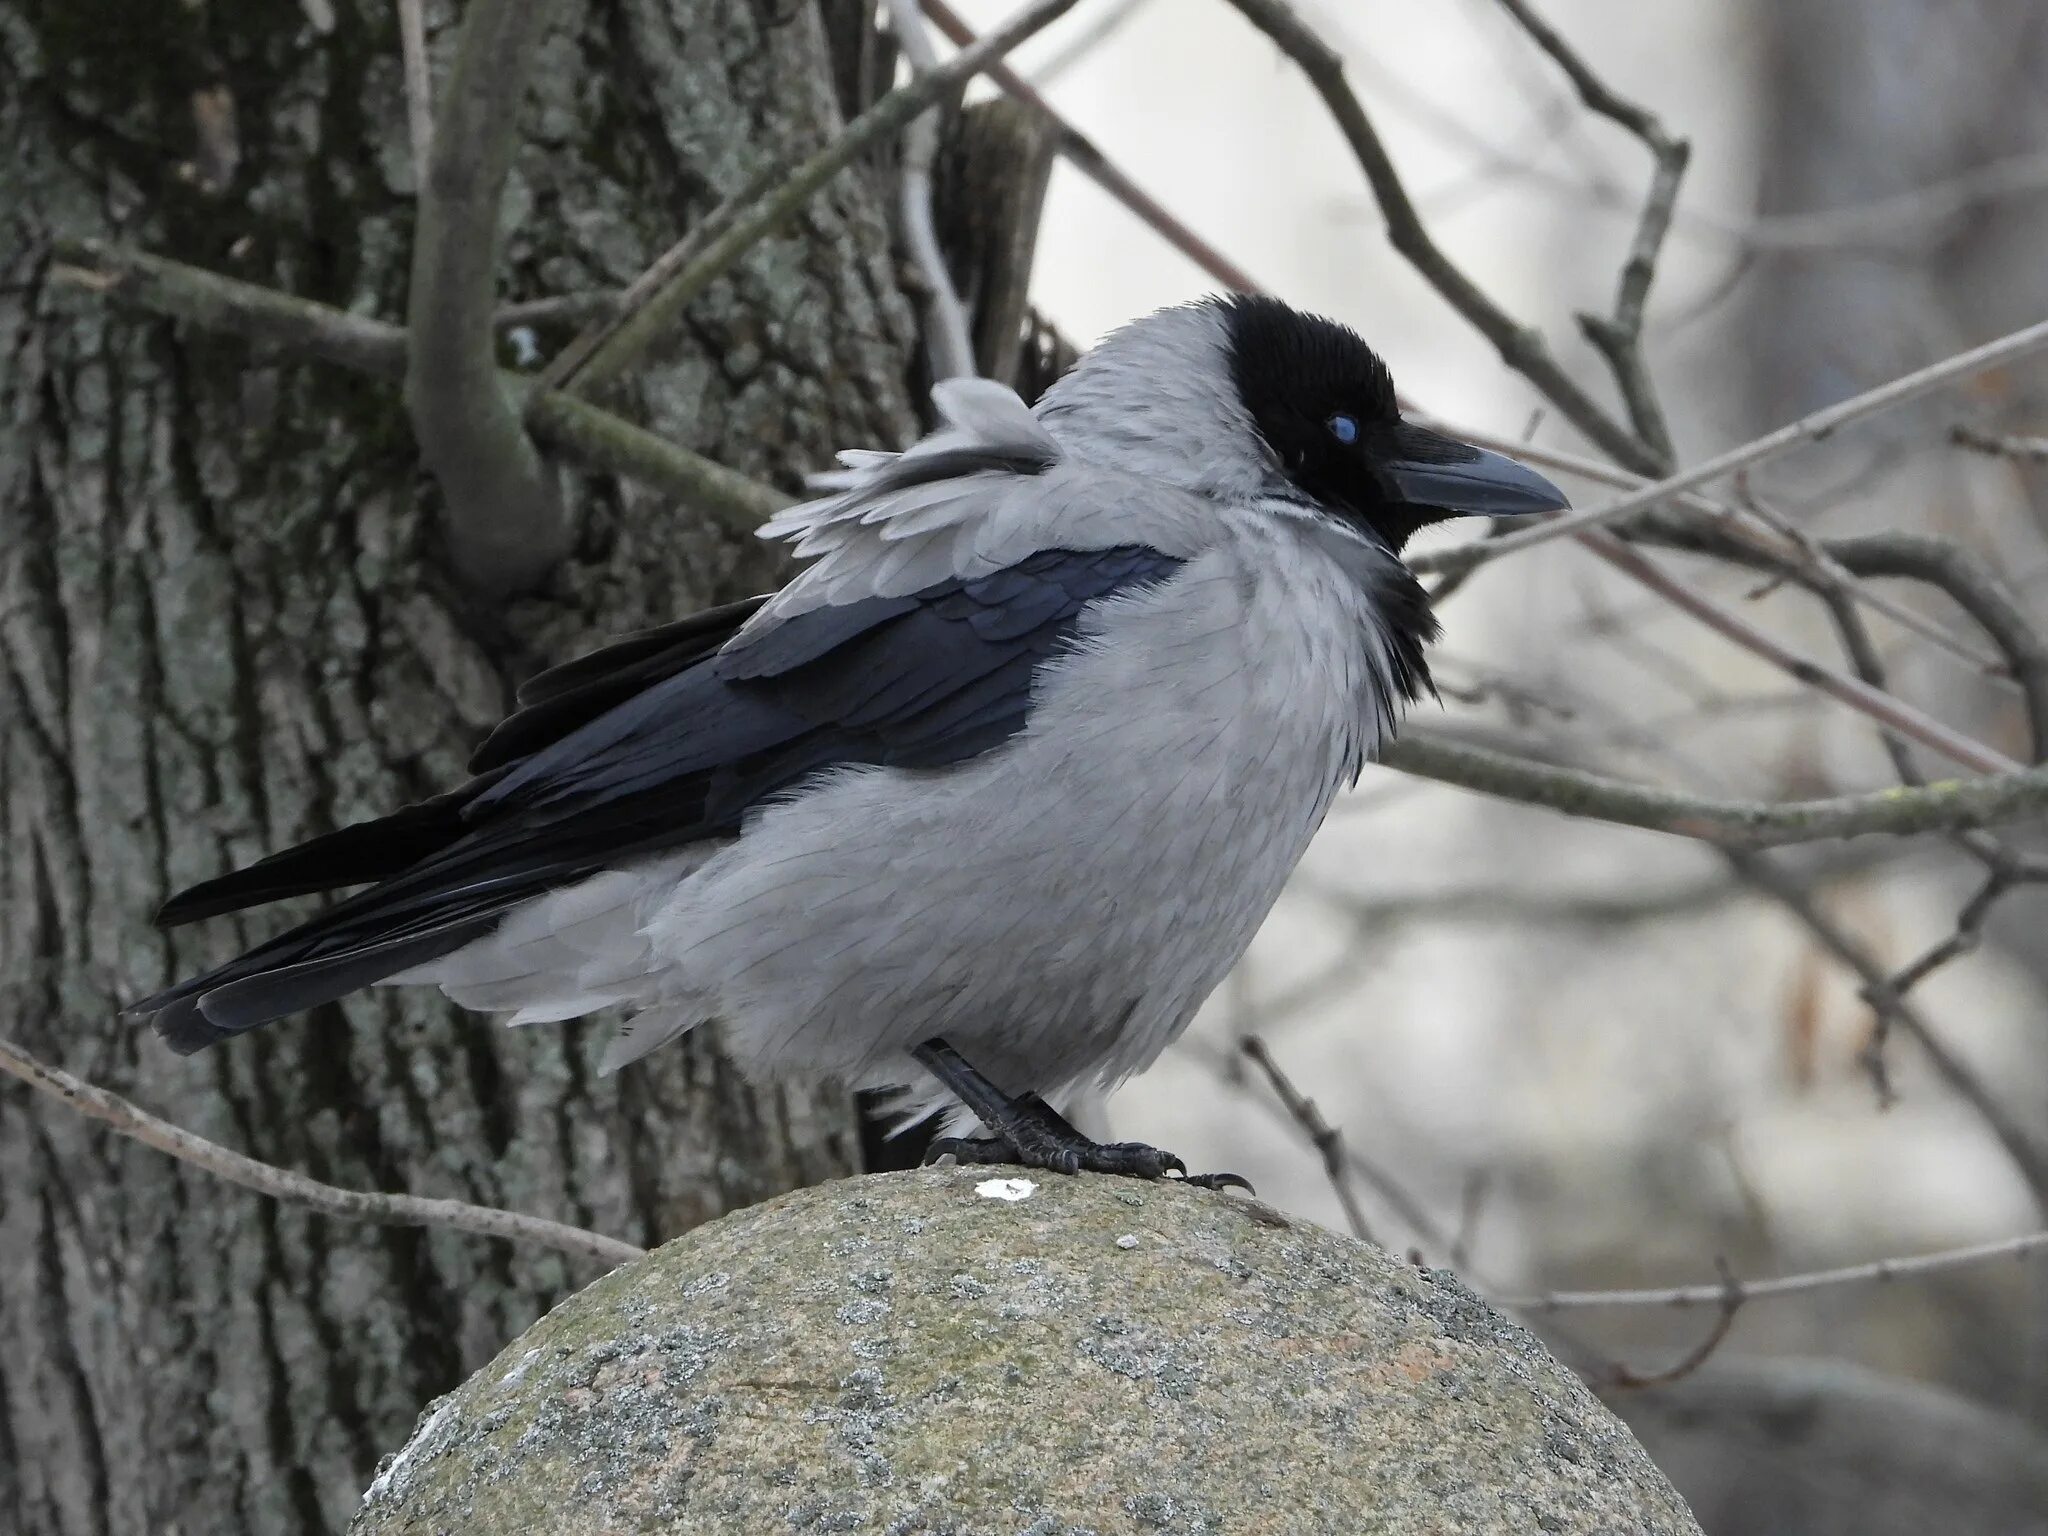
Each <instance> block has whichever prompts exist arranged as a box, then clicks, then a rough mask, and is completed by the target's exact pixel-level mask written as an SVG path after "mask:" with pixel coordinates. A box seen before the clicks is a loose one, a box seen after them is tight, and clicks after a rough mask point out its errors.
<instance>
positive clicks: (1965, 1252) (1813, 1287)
mask: <svg viewBox="0 0 2048 1536" xmlns="http://www.w3.org/2000/svg"><path fill="white" fill-rule="evenodd" d="M2043 1249H2048V1232H2028V1233H2026V1234H2024V1235H2023V1236H2020V1237H2007V1238H2001V1239H1999V1240H1998V1241H1997V1242H1992V1243H1971V1244H1970V1245H1968V1246H1967V1247H1962V1248H1943V1249H1941V1250H1939V1251H1938V1252H1935V1253H1923V1254H1916V1255H1915V1256H1913V1257H1911V1258H1903V1259H1877V1260H1874V1261H1873V1262H1871V1263H1868V1264H1849V1265H1845V1266H1843V1267H1842V1268H1840V1269H1816V1270H1809V1271H1806V1272H1804V1273H1801V1274H1796V1275H1779V1276H1777V1277H1776V1278H1774V1279H1770V1280H1716V1281H1713V1282H1712V1283H1710V1284H1701V1285H1670V1286H1661V1287H1653V1288H1649V1289H1643V1290H1614V1291H1545V1292H1543V1293H1542V1294H1541V1295H1537V1296H1517V1297H1515V1298H1513V1299H1512V1300H1510V1301H1504V1302H1502V1303H1501V1305H1503V1306H1508V1307H1513V1308H1516V1309H1517V1310H1519V1311H1528V1312H1563V1311H1567V1310H1570V1309H1574V1308H1584V1307H1703V1306H1722V1305H1724V1304H1725V1303H1726V1301H1727V1298H1728V1295H1729V1291H1730V1287H1731V1285H1732V1287H1733V1289H1734V1293H1735V1295H1736V1297H1737V1298H1738V1300H1740V1301H1745V1302H1748V1301H1762V1300H1765V1299H1767V1298H1770V1297H1774V1296H1797V1295H1801V1294H1803V1293H1805V1292H1809V1291H1820V1290H1827V1289H1830V1288H1832V1287H1834V1286H1840V1285H1884V1284H1887V1283H1889V1282H1890V1281H1893V1280H1914V1279H1918V1278H1920V1277H1921V1276H1923V1275H1934V1274H1940V1273H1941V1272H1942V1271H1944V1270H1950V1269H1962V1268H1964V1267H1966V1266H1969V1265H1974V1264H1988V1263H1991V1262H1993V1261H1995V1260H1998V1259H2018V1260H2025V1259H2027V1258H2030V1257H2032V1256H2033V1255H2034V1254H2036V1253H2038V1252H2040V1251H2041V1250H2043Z"/></svg>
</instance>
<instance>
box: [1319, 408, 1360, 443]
mask: <svg viewBox="0 0 2048 1536" xmlns="http://www.w3.org/2000/svg"><path fill="white" fill-rule="evenodd" d="M1323 425H1324V426H1326V427H1328V428H1329V429H1330V436H1332V437H1334V438H1335V439H1337V441H1338V442H1340V443H1343V444H1345V445H1346V446H1349V445H1350V444H1352V443H1355V442H1357V441H1358V418H1357V417H1356V416H1346V415H1344V414H1343V413H1342V412H1339V413H1338V414H1337V415H1335V416H1332V417H1331V418H1330V419H1329V420H1328V421H1326V422H1324V423H1323Z"/></svg>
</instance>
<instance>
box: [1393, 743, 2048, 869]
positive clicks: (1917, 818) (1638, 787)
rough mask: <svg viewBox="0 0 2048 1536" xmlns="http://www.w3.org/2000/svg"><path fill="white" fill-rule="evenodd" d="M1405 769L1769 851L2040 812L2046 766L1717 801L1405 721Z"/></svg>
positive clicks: (2045, 797) (1398, 758) (1569, 810)
mask: <svg viewBox="0 0 2048 1536" xmlns="http://www.w3.org/2000/svg"><path fill="white" fill-rule="evenodd" d="M1380 761H1381V762H1382V763H1384V764H1385V765H1386V766H1388V767H1390V768H1397V769H1399V770H1400V771H1401V772H1403V773H1413V774H1418V775H1420V776H1421V777H1423V778H1426V779H1435V780H1437V781H1439V782H1440V783H1445V784H1455V785H1458V786H1459V787H1460V788H1463V789H1470V790H1476V791H1478V792H1479V793H1480V794H1486V795H1497V796H1499V797H1501V798H1502V799H1506V800H1518V801H1521V802H1522V803H1524V804H1527V805H1538V806H1543V807H1545V808H1547V809H1549V810H1553V811H1561V812H1563V813H1564V814H1565V815H1567V816H1585V817H1590V818H1593V819H1595V820H1599V821H1611V822H1615V823H1618V824H1619V825H1622V826H1629V827H1641V828H1643V829H1645V830H1646V831H1651V832H1668V833H1671V834H1674V835H1676V836H1679V837H1692V838H1698V839H1699V840H1701V841H1703V842H1709V843H1718V844H1721V845H1722V846H1725V847H1731V848H1773V847H1782V846H1784V845H1786V844H1789V843H1808V842H1818V841H1820V840H1822V839H1824V838H1834V837H1862V836H1866V835H1868V834H1872V833H1885V834H1888V835H1890V836H1894V837H1898V836H1905V835H1907V834H1910V833H1915V832H1959V831H1964V830H1968V829H1972V828H1977V827H1991V826H2000V825H2004V824H2006V823H2009V822H2016V821H2023V820H2029V819H2038V818H2040V817H2043V816H2048V767H2038V768H2027V769H2022V770H2019V771H2017V772H2013V773H2001V774H1994V775H1991V776H1989V777H1986V778H1981V779H1942V780H1938V781H1936V782H1935V783H1932V784H1928V785H1925V786H1923V787H1920V788H1917V789H1885V790H1878V791H1876V792H1874V793H1870V794H1860V795H1836V796H1831V797H1828V798H1825V799H1818V800H1792V801H1784V802H1778V803H1772V802H1768V801H1761V800H1720V799H1710V798H1707V797H1704V796H1699V795H1689V794H1683V793H1680V792H1678V791H1675V790H1667V789H1656V788H1652V787H1650V786H1648V785H1643V784H1630V783H1627V782H1624V781H1623V780H1620V779H1611V778H1608V777H1606V776H1605V775H1602V774H1596V773H1587V772H1584V771H1581V770H1579V769H1576V768H1560V767H1556V766H1553V765H1551V764H1548V763H1539V762H1535V761H1533V760H1532V759H1529V758H1524V757H1514V756H1510V755H1509V754H1507V753H1503V752H1495V751H1492V750H1490V749H1488V748H1486V747H1477V746H1471V745H1467V744H1464V743H1460V742H1454V741H1451V740H1448V739H1446V738H1445V737H1444V736H1442V735H1440V734H1438V733H1435V732H1430V731H1425V730H1416V729H1413V728H1411V729H1410V730H1409V731H1407V732H1406V733H1405V734H1404V735H1402V736H1401V737H1400V738H1399V739H1397V740H1396V741H1394V742H1393V743H1392V744H1391V745H1389V746H1388V747H1387V748H1386V749H1385V750H1383V751H1382V752H1381V754H1380Z"/></svg>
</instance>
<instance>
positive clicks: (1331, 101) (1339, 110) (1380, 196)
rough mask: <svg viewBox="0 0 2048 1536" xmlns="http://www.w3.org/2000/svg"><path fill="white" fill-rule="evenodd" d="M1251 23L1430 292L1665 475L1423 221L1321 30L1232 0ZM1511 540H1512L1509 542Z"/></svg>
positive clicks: (1272, 7)
mask: <svg viewBox="0 0 2048 1536" xmlns="http://www.w3.org/2000/svg"><path fill="white" fill-rule="evenodd" d="M1230 4H1231V5H1232V6H1234V7H1235V8H1236V9H1237V10H1238V12H1239V13H1241V14H1242V15H1243V16H1244V18H1245V19H1246V20H1247V21H1249V22H1250V23H1251V24H1252V25H1253V26H1255V27H1257V28H1258V29H1259V30H1260V31H1261V32H1263V33H1264V34H1265V35H1266V36H1267V37H1268V38H1270V39H1271V40H1272V41H1273V42H1274V43H1275V44H1276V45H1277V46H1278V47H1279V49H1280V51H1281V52H1282V53H1284V54H1286V55H1287V56H1288V57H1289V58H1290V59H1292V60H1294V62H1295V63H1296V64H1297V65H1299V66H1300V67H1301V70H1302V73H1304V74H1305V75H1307V76H1308V78H1309V81H1310V83H1311V84H1312V85H1314V86H1315V88H1316V92H1317V94H1318V95H1320V96H1321V97H1322V98H1323V103H1324V105H1325V106H1327V107H1328V108H1329V110H1330V115H1331V116H1332V117H1333V118H1335V119H1336V122H1337V126H1338V128H1339V129H1340V130H1341V131H1342V132H1343V135H1344V138H1345V140H1346V142H1348V143H1349V144H1350V146H1351V152H1352V154H1353V155H1354V156H1355V157H1356V158H1357V160H1358V163H1359V166H1360V167H1361V168H1362V169H1363V170H1364V172H1365V177H1366V180H1367V181H1368V182H1370V183H1371V185H1372V190H1373V196H1374V197H1375V198H1376V199H1377V200H1378V202H1379V207H1380V214H1381V216H1382V217H1383V218H1384V219H1385V220H1386V224H1387V238H1388V239H1389V240H1390V241H1392V243H1393V246H1394V249H1395V250H1397V251H1399V252H1400V253H1401V254H1402V255H1403V256H1405V257H1406V258H1407V259H1408V262H1409V264H1410V265H1411V266H1413V267H1414V268H1415V269H1416V270H1417V271H1418V272H1420V273H1421V274H1422V275H1423V276H1424V277H1425V278H1427V279H1428V281H1429V283H1430V286H1431V287H1433V288H1435V289H1436V291H1437V292H1438V293H1440V294H1442V295H1443V296H1444V298H1445V299H1446V300H1448V301H1449V302H1450V304H1451V306H1452V307H1453V308H1454V309H1456V310H1457V311H1458V313H1459V314H1461V315H1463V316H1464V317H1465V319H1466V320H1467V321H1468V322H1470V324H1471V325H1472V326H1473V328H1474V329H1475V330H1477V331H1479V333H1480V334H1481V335H1483V336H1485V337H1486V339H1487V340H1488V341H1490V342H1492V343H1493V344H1494V346H1495V348H1497V349H1498V350H1499V352H1500V355H1501V357H1502V359H1503V360H1504V361H1505V362H1506V363H1507V365H1508V366H1509V367H1510V368H1513V369H1514V370H1515V371H1516V372H1517V373H1520V374H1521V375H1522V376H1523V377H1524V378H1526V379H1528V380H1529V382H1530V383H1532V384H1534V385H1535V386H1536V387H1537V388H1538V389H1540V390H1542V391H1543V393H1544V394H1545V395H1546V396H1547V397H1548V398H1549V399H1550V401H1551V403H1552V404H1554V405H1555V406H1556V407H1557V408H1558V410H1560V411H1561V412H1563V413H1564V415H1565V416H1566V417H1567V418H1568V419H1569V420H1570V421H1571V422H1572V424H1573V425H1574V426H1576V427H1577V428H1578V429H1579V430H1580V431H1581V432H1583V433H1585V434H1586V436H1587V437H1588V438H1590V439H1591V440H1592V441H1593V442H1594V443H1596V444H1598V445H1599V447H1600V448H1601V449H1603V450H1604V451H1605V452H1607V453H1610V454H1612V455H1613V456H1614V457H1615V458H1616V459H1617V460H1619V461H1620V462H1621V463H1623V464H1626V465H1628V467H1629V468H1631V469H1634V470H1638V471H1640V472H1642V473H1643V474H1648V475H1654V474H1658V473H1660V472H1661V471H1662V469H1663V467H1664V466H1663V465H1662V464H1661V463H1660V462H1659V461H1658V457H1657V454H1656V452H1655V450H1654V449H1652V448H1650V447H1649V446H1648V445H1646V444H1645V443H1643V442H1641V441H1640V440H1638V439H1637V437H1636V436H1635V434H1634V433H1632V432H1631V431H1629V429H1628V428H1627V427H1625V426H1623V425H1622V424H1621V423H1620V422H1619V421H1617V420H1616V419H1615V418H1614V417H1613V416H1612V415H1611V414H1610V413H1609V412H1608V411H1607V410H1605V409H1604V408H1603V407H1602V406H1600V404H1599V403H1598V402H1596V401H1595V400H1594V399H1593V397H1592V396H1591V395H1589V394H1587V393H1586V392H1585V391H1584V390H1583V389H1581V388H1580V387H1579V385H1578V383H1577V381H1575V380H1574V379H1573V378H1572V377H1571V375H1570V374H1568V373H1566V372H1565V370H1564V368H1563V367H1562V366H1561V365H1560V364H1559V363H1558V361H1557V359H1556V358H1554V357H1552V356H1551V354H1550V349H1549V347H1548V346H1546V345H1545V344H1544V341H1543V336H1542V333H1541V332H1539V331H1537V330H1536V329H1535V328H1534V327H1533V326H1526V325H1523V324H1521V323H1519V322H1518V321H1516V320H1515V319H1514V318H1513V317H1512V316H1510V315H1509V314H1508V313H1507V312H1506V311H1505V310H1503V309H1502V308H1501V307H1500V306H1499V305H1498V304H1496V303H1495V302H1494V301H1493V300H1492V299H1490V298H1489V297H1487V295H1486V294H1485V293H1484V292H1482V291H1481V290H1480V288H1479V286H1478V285H1477V284H1476V283H1474V282H1473V281H1472V280H1471V278H1469V277H1467V276H1466V275H1465V273H1464V270H1463V269H1462V268H1460V267H1459V266H1458V265H1457V264H1456V263H1455V262H1453V261H1452V260H1451V259H1450V257H1448V256H1446V255H1445V254H1444V252H1443V250H1442V248H1441V247H1439V246H1438V245H1437V243H1436V242H1435V241H1434V240H1433V239H1431V238H1430V235H1429V231H1428V230H1426V229H1425V228H1423V225H1422V219H1421V216H1420V215H1419V214H1417V213H1416V211H1415V205H1414V203H1413V202H1411V201H1410V200H1409V197H1408V191H1407V188H1406V187H1405V186H1403V185H1402V182H1401V177H1400V173H1399V172H1398V171H1396V170H1395V169H1394V162H1393V159H1392V158H1391V157H1390V156H1389V155H1388V154H1387V150H1386V146H1385V145H1384V144H1382V143H1381V142H1380V137H1379V132H1378V130H1377V129H1375V128H1374V127H1373V125H1372V119H1371V118H1370V117H1368V116H1367V115H1366V111H1365V107H1364V105H1363V104H1362V103H1361V102H1360V101H1359V99H1358V97H1357V95H1356V94H1355V93H1354V92H1353V91H1352V89H1351V88H1350V86H1348V85H1347V84H1345V82H1344V61H1343V59H1342V58H1341V57H1340V56H1339V55H1338V54H1337V52H1336V50H1335V49H1333V48H1331V47H1330V46H1329V45H1328V44H1327V43H1325V42H1324V41H1323V40H1322V39H1321V38H1319V37H1318V36H1316V34H1315V33H1314V31H1313V30H1311V29H1310V28H1309V26H1308V25H1307V24H1306V23H1305V22H1303V21H1302V20H1301V18H1300V17H1299V16H1297V15H1295V14H1294V11H1293V9H1292V8H1291V7H1290V6H1288V5H1287V4H1286V3H1285V0H1230ZM1503 542H1505V541H1503Z"/></svg>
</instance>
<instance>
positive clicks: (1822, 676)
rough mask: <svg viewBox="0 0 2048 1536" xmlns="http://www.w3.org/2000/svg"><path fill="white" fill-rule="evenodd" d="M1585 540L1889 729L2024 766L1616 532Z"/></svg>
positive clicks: (1956, 751) (1981, 761) (1973, 756)
mask: <svg viewBox="0 0 2048 1536" xmlns="http://www.w3.org/2000/svg"><path fill="white" fill-rule="evenodd" d="M1583 538H1584V539H1585V542H1586V544H1587V546H1588V547H1589V548H1591V549H1592V550H1593V551H1594V553H1596V554H1598V555H1599V556H1600V558H1601V559H1603V560H1605V561H1606V562H1607V563H1608V564H1609V565H1611V566H1613V567H1614V568H1615V569H1617V570H1619V571H1621V572H1623V573H1624V574H1626V575H1628V576H1630V577H1632V578H1633V579H1634V580H1636V581H1638V582H1640V583H1642V584H1643V585H1644V586H1646V587H1648V588H1650V589H1651V590H1652V591H1654V592H1656V593H1657V594H1658V595H1659V596H1660V597H1662V598H1664V599H1665V600H1666V601H1667V602H1670V603H1671V604H1673V605H1674V606H1675V607H1678V608H1681V609H1683V610H1684V611H1685V612H1687V613H1689V614H1691V615H1692V616H1693V617H1694V618H1696V619H1698V620H1699V621H1700V622H1701V623H1703V624H1705V625H1706V626H1707V627H1708V628H1709V629H1712V630H1714V631H1715V632H1716V633H1718V634H1721V635H1725V636H1726V637H1727V638H1729V639H1730V640H1733V641H1735V642H1736V643H1737V644H1738V645H1740V646H1742V648H1743V649H1744V650H1747V651H1749V652H1750V653H1751V654H1752V655H1755V656H1760V657H1762V658H1763V659H1764V660H1765V661H1768V662H1769V663H1770V664H1771V665H1772V666H1774V667H1776V668H1778V669H1779V670H1780V671H1782V672H1784V673H1786V674H1787V675H1788V676H1790V677H1793V678H1796V679H1798V680H1799V681H1800V682H1801V683H1804V684H1806V685H1807V686H1808V687H1810V688H1814V689H1816V690H1818V691H1819V692H1821V693H1824V694H1826V695H1827V696H1828V697H1830V698H1832V699H1837V700H1839V701H1841V702H1842V703H1844V704H1847V705H1848V706H1849V707H1850V708H1851V709H1854V710H1857V711H1858V712H1860V713H1862V714H1866V715H1868V716H1870V717H1871V718H1872V719H1873V720H1876V721H1878V722H1879V723H1881V724H1882V725H1884V726H1885V727H1886V728H1887V729H1890V730H1893V731H1896V732H1897V733H1898V734H1899V735H1901V736H1905V737H1909V738H1911V739H1912V740H1914V741H1917V742H1919V743H1921V745H1923V746H1926V747H1929V748H1932V749H1933V750H1934V751H1936V752H1939V753H1940V754H1941V755H1942V756H1943V757H1946V758H1947V759H1949V761H1951V762H1954V763H1959V764H1961V765H1962V766H1963V767H1965V768H1975V769H1977V770H1978V771H1980V772H1983V773H2007V772H2010V771H2012V770H2013V769H2016V768H2018V767H2019V766H2020V764H2019V763H2018V762H2017V761H2015V760H2014V759H2013V758H2010V757H2007V756H2006V755H2005V754H2004V753H2003V752H1998V751H1995V750H1993V749H1992V748H1990V747H1987V746H1985V745H1984V744H1983V743H1982V742H1980V741H1976V740H1974V739H1973V738H1971V737H1968V736H1965V735H1963V734H1962V733H1961V732H1960V731H1957V730H1954V729H1952V728H1950V727H1949V726H1946V725H1944V724H1942V722H1941V721H1939V720H1936V719H1935V718H1934V717H1933V716H1932V715H1929V714H1926V713H1924V712H1923V711H1921V710H1918V709H1915V708H1914V707H1913V706H1912V705H1910V704H1908V703H1906V702H1905V701H1904V700H1903V699H1900V698H1898V697H1897V696H1896V695H1894V694H1890V693H1886V692H1885V691H1884V690H1882V689H1880V688H1873V687H1872V686H1871V685H1870V684H1868V683H1866V682H1864V681H1862V680H1861V679H1860V678H1854V677H1849V676H1847V675H1845V674H1843V673H1841V672H1837V671H1835V670H1834V669H1833V668H1831V667H1824V666H1822V665H1821V664H1820V663H1819V662H1817V661H1814V660H1812V659H1811V658H1809V657H1806V656H1802V655H1800V654H1799V653H1798V652H1796V651H1794V650H1793V649H1792V648H1791V647H1790V646H1787V645H1784V644H1782V643H1780V642H1779V641H1778V640H1776V639H1775V638H1773V637H1772V636H1770V635H1767V634H1765V633H1764V632H1763V631H1762V630H1761V629H1758V628H1757V627H1756V626H1755V625H1754V624H1751V623H1750V622H1749V621H1748V620H1747V619H1745V618H1743V617H1742V616H1741V615H1740V614H1738V613H1735V612H1733V611H1731V610H1730V609H1727V608H1724V607H1722V606H1721V605H1720V604H1719V603H1716V602H1714V601H1713V600H1712V599H1711V598H1709V597H1706V596H1704V595H1703V594H1701V593H1698V592H1695V591H1693V590H1692V589H1691V588H1690V587H1688V586H1686V585H1685V584H1684V583H1683V582H1681V581H1678V580H1676V579H1675V578H1673V577H1672V576H1670V575H1669V574H1668V573H1666V572H1665V571H1663V570H1661V569H1659V568H1658V566H1657V564H1656V563H1655V562H1654V561H1652V560H1650V559H1649V558H1647V557H1646V556H1645V555H1643V554H1642V553H1641V552H1640V551H1639V550H1636V549H1633V548H1631V547H1630V546H1629V545H1627V544H1625V543H1623V542H1622V541H1621V540H1620V539H1618V538H1616V537H1615V536H1614V535H1613V534H1611V533H1608V532H1606V531H1604V530H1600V529H1594V530H1590V531H1588V532H1587V533H1585V534H1584V535H1583Z"/></svg>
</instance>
